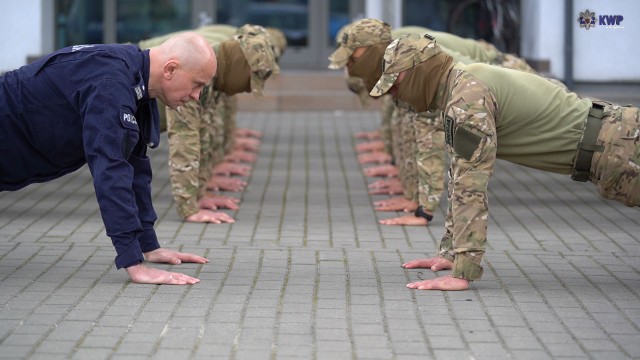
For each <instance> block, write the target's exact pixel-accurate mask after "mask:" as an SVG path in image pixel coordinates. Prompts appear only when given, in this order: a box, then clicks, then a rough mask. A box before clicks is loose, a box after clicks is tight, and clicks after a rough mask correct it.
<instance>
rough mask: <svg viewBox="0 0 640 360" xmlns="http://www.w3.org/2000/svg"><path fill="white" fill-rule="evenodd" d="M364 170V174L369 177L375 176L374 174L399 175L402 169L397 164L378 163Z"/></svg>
mask: <svg viewBox="0 0 640 360" xmlns="http://www.w3.org/2000/svg"><path fill="white" fill-rule="evenodd" d="M363 172H364V175H365V176H368V177H374V176H386V177H394V176H398V174H399V173H400V170H398V167H397V166H394V165H389V164H387V165H378V166H372V167H368V168H366V169H364V170H363Z"/></svg>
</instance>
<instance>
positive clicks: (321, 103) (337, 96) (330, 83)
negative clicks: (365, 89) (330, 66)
mask: <svg viewBox="0 0 640 360" xmlns="http://www.w3.org/2000/svg"><path fill="white" fill-rule="evenodd" d="M371 100H372V101H370V102H369V105H368V106H367V108H366V109H367V110H376V109H379V104H378V101H375V100H373V99H371ZM238 104H239V109H240V110H242V111H326V110H363V109H364V108H363V106H362V105H361V104H360V100H359V99H358V97H357V96H356V95H355V94H354V93H352V92H351V91H349V89H348V88H347V85H346V82H345V78H344V73H343V72H342V71H337V70H334V71H331V70H326V71H295V70H283V71H282V72H281V73H280V74H279V75H275V76H274V77H273V78H270V79H269V80H268V81H267V83H266V85H265V90H264V97H263V98H262V99H258V98H256V97H254V96H253V95H252V94H248V93H243V94H239V95H238Z"/></svg>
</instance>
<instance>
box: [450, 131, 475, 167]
mask: <svg viewBox="0 0 640 360" xmlns="http://www.w3.org/2000/svg"><path fill="white" fill-rule="evenodd" d="M480 141H482V136H480V135H478V134H476V133H474V132H473V131H471V130H469V129H467V128H465V127H464V126H460V127H458V129H456V133H455V135H454V136H453V150H454V151H455V152H456V155H458V156H460V157H461V158H463V159H465V160H467V161H469V160H471V157H472V156H473V153H474V152H475V151H476V149H478V146H480Z"/></svg>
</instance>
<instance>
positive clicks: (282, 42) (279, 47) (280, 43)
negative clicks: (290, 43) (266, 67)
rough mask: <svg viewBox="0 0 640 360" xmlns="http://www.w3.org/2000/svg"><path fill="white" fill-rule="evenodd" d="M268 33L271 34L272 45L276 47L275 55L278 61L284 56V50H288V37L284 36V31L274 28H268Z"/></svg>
mask: <svg viewBox="0 0 640 360" xmlns="http://www.w3.org/2000/svg"><path fill="white" fill-rule="evenodd" d="M267 33H269V36H270V37H271V40H272V43H273V45H275V47H274V53H275V54H276V60H277V59H279V58H280V57H281V56H282V54H284V50H285V49H286V48H287V37H286V36H285V35H284V33H283V32H282V30H280V29H276V28H274V27H268V28H267Z"/></svg>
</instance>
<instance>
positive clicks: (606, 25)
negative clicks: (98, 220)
mask: <svg viewBox="0 0 640 360" xmlns="http://www.w3.org/2000/svg"><path fill="white" fill-rule="evenodd" d="M3 7H4V12H3V13H4V21H3V22H0V29H1V30H2V31H3V34H5V35H4V36H3V37H2V39H0V45H1V46H2V49H3V51H2V52H0V71H7V70H11V69H14V68H17V67H20V66H22V65H24V64H26V63H27V62H28V61H29V59H32V58H35V57H38V56H40V55H42V54H46V53H49V52H51V51H54V50H56V49H58V48H61V47H64V46H67V45H70V44H81V43H116V42H117V43H124V42H137V41H139V40H142V39H145V38H149V37H153V36H159V35H163V34H165V33H168V32H173V31H178V30H185V29H190V28H195V27H197V26H200V25H206V24H211V23H224V24H231V25H241V24H244V23H255V24H261V25H266V26H274V27H278V28H280V29H282V30H283V31H284V32H285V34H286V36H287V39H288V41H289V47H288V48H287V51H286V53H285V56H284V57H283V59H282V68H283V70H285V71H286V70H287V69H311V70H321V69H322V70H323V69H326V66H327V56H328V55H329V54H330V53H331V52H332V51H333V49H334V48H335V36H336V34H337V32H338V31H339V29H340V28H341V27H342V26H343V25H345V24H347V23H349V22H351V21H353V20H356V19H359V18H363V17H373V18H378V19H381V20H384V21H386V22H388V23H390V24H391V25H392V26H393V27H398V26H404V25H419V26H425V27H428V28H431V29H434V30H438V31H449V32H454V33H456V34H459V35H461V36H464V37H472V38H484V39H486V40H488V41H491V42H492V43H494V44H496V45H497V46H499V47H500V48H501V49H502V50H503V51H507V52H517V53H519V54H520V55H521V56H523V57H525V58H527V59H528V60H531V61H532V62H533V63H534V64H536V65H540V66H541V67H542V69H543V71H545V72H547V73H548V74H549V75H551V76H554V77H557V78H560V79H563V80H568V81H578V82H638V81H640V67H638V66H634V65H635V62H637V59H638V58H640V47H638V46H637V44H636V42H635V41H634V40H636V39H635V37H636V36H637V34H640V23H639V22H638V17H639V16H640V2H638V1H636V0H610V1H604V2H603V1H599V0H563V1H558V0H475V1H474V0H275V1H274V0H271V1H264V0H22V1H14V2H6V3H4V4H3ZM514 15H515V16H514Z"/></svg>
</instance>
